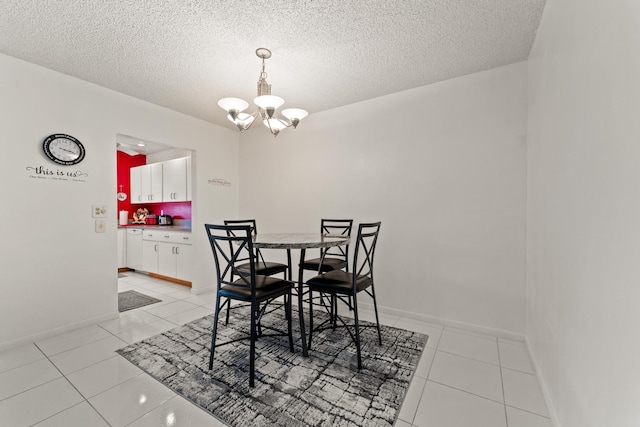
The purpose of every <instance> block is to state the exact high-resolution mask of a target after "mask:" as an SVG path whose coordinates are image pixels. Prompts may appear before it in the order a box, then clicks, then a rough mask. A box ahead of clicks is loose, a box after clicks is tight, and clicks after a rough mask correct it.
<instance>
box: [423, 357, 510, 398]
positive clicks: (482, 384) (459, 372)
mask: <svg viewBox="0 0 640 427" xmlns="http://www.w3.org/2000/svg"><path fill="white" fill-rule="evenodd" d="M429 380H431V381H435V382H437V383H440V384H445V385H448V386H451V387H454V388H457V389H459V390H463V391H466V392H469V393H473V394H476V395H478V396H482V397H485V398H487V399H491V400H495V401H497V402H501V403H502V402H504V400H503V397H502V381H501V377H500V367H498V366H494V365H491V364H489V363H485V362H480V361H477V360H473V359H469V358H466V357H462V356H457V355H455V354H451V353H445V352H442V351H437V352H436V356H435V358H434V359H433V364H432V365H431V371H430V372H429Z"/></svg>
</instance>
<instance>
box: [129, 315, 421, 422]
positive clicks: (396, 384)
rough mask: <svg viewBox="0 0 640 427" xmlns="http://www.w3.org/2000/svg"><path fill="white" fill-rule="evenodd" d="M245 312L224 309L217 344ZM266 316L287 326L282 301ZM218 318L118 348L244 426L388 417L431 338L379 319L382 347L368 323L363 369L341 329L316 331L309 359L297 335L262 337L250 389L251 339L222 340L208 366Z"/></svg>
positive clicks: (241, 329) (237, 331) (236, 332)
mask: <svg viewBox="0 0 640 427" xmlns="http://www.w3.org/2000/svg"><path fill="white" fill-rule="evenodd" d="M294 310H295V308H294ZM248 312H249V310H248V308H247V307H239V308H236V309H232V310H231V318H230V320H229V325H228V326H224V322H223V321H224V316H222V315H221V316H220V319H221V321H220V322H219V327H218V329H219V332H218V343H222V342H225V341H227V340H228V339H230V338H236V337H238V336H240V335H241V334H247V333H248V326H249V325H248V323H249V322H247V321H246V319H247V318H248V317H247V316H248ZM316 313H317V314H316ZM267 317H268V318H267ZM297 318H298V317H297V313H295V314H294V319H296V320H297ZM323 319H326V315H324V314H323V313H320V312H315V311H314V324H319V321H321V320H323ZM262 322H263V324H265V325H273V324H274V323H277V325H278V327H280V326H281V325H286V323H285V320H284V313H283V310H277V311H276V312H274V313H271V314H270V315H269V316H265V318H263V320H262ZM296 323H297V322H294V325H295V324H296ZM362 323H366V322H362ZM212 324H213V316H212V315H211V316H207V317H203V318H201V319H198V320H195V321H193V322H191V323H188V324H186V325H184V326H180V327H178V328H175V329H172V330H170V331H167V332H164V333H162V334H160V335H156V336H154V337H151V338H148V339H146V340H144V341H140V342H138V343H135V344H132V345H130V346H128V347H124V348H122V349H120V350H118V353H120V355H122V356H123V357H125V358H126V359H128V360H129V361H130V362H132V363H133V364H134V365H136V366H138V367H140V368H141V369H143V370H144V371H146V372H147V373H149V374H150V375H151V376H153V377H154V378H156V379H157V380H158V381H160V382H161V383H162V384H164V385H166V386H167V387H169V388H170V389H172V390H173V391H175V392H176V393H178V394H181V395H182V396H184V397H185V398H187V399H188V400H190V401H191V402H193V403H195V404H196V405H198V406H200V407H201V408H203V409H205V410H206V411H209V412H210V413H211V414H213V415H214V416H215V417H216V418H218V419H219V420H221V421H223V422H225V423H227V424H228V425H230V426H243V427H245V426H256V427H257V426H269V425H270V426H274V427H275V426H278V427H280V426H308V425H310V426H344V427H347V426H392V425H393V424H394V422H395V420H396V417H397V415H398V411H399V409H400V406H401V405H402V401H403V399H404V396H405V394H406V392H407V389H408V387H409V383H410V381H411V379H412V377H413V374H414V372H415V369H416V366H417V364H418V361H419V360H420V356H421V355H422V350H423V349H424V347H425V345H426V343H427V339H428V337H427V336H426V335H422V334H419V333H416V332H411V331H406V330H403V329H397V328H392V327H389V326H381V329H382V344H383V345H382V346H379V345H378V342H377V334H376V332H375V328H368V329H365V331H364V332H363V333H362V334H361V340H362V362H363V367H362V370H361V371H360V372H358V370H357V368H356V366H357V361H356V351H355V345H354V344H353V342H352V341H351V338H350V336H349V334H348V333H347V332H346V331H345V330H344V329H337V330H336V331H330V330H328V331H323V332H320V333H315V334H314V336H313V346H312V349H311V350H310V351H309V357H306V358H305V357H302V351H301V348H300V347H299V345H298V344H299V339H298V340H297V344H296V346H295V350H296V351H295V353H291V352H290V351H289V345H288V341H287V338H286V336H285V337H262V338H260V339H259V340H258V341H257V343H256V368H255V372H256V377H255V388H253V389H252V388H250V387H249V371H248V369H249V361H248V360H249V356H248V355H249V341H248V340H242V341H239V342H236V343H233V344H229V345H226V346H222V347H219V348H217V349H216V357H215V359H214V365H213V370H211V371H209V370H208V363H209V347H210V343H211V329H212ZM285 327H286V326H285ZM295 336H298V337H299V330H298V328H297V327H294V337H295Z"/></svg>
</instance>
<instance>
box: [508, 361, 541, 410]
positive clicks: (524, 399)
mask: <svg viewBox="0 0 640 427" xmlns="http://www.w3.org/2000/svg"><path fill="white" fill-rule="evenodd" d="M502 383H503V384H504V398H505V403H506V404H507V405H509V406H513V407H515V408H518V409H523V410H525V411H529V412H533V413H534V414H538V415H542V416H545V417H548V416H549V414H548V412H547V405H546V404H545V402H544V398H543V397H542V391H541V390H540V386H539V385H538V379H537V378H536V376H535V375H532V374H526V373H524V372H518V371H513V370H511V369H506V368H502Z"/></svg>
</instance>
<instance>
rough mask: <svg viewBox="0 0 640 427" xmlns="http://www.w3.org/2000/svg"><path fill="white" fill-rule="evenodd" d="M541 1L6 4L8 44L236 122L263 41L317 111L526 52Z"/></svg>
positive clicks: (276, 87) (275, 67) (195, 112)
mask: <svg viewBox="0 0 640 427" xmlns="http://www.w3.org/2000/svg"><path fill="white" fill-rule="evenodd" d="M543 8H544V0H457V1H451V0H413V1H409V0H398V1H392V0H367V1H364V0H362V1H355V0H351V1H349V0H297V1H291V0H258V1H255V0H254V1H248V0H233V1H231V0H213V1H212V0H177V1H157V0H115V1H114V0H112V1H104V0H67V1H45V0H3V1H2V2H0V52H2V53H4V54H7V55H10V56H13V57H16V58H20V59H23V60H26V61H28V62H32V63H35V64H39V65H42V66H44V67H47V68H50V69H53V70H56V71H59V72H62V73H64V74H68V75H70V76H74V77H77V78H80V79H82V80H86V81H89V82H92V83H95V84H98V85H100V86H104V87H107V88H110V89H113V90H116V91H118V92H122V93H125V94H128V95H131V96H134V97H136V98H140V99H144V100H146V101H149V102H152V103H154V104H158V105H161V106H164V107H168V108H170V109H173V110H176V111H180V112H183V113H185V114H189V115H192V116H195V117H198V118H201V119H204V120H207V121H210V122H213V123H218V124H221V125H224V126H228V127H232V125H231V124H230V123H229V122H228V121H227V120H226V119H225V117H224V114H221V112H222V110H219V108H218V106H217V100H218V99H219V98H222V97H225V96H236V97H243V98H245V99H246V100H247V101H251V100H252V99H253V98H254V97H255V96H256V95H255V94H256V85H255V83H256V81H257V78H258V74H259V71H260V60H259V58H258V57H256V56H255V49H256V48H258V47H266V48H269V49H271V50H272V52H273V56H272V58H271V59H269V60H267V73H268V81H269V83H271V84H272V85H273V87H272V93H273V94H274V95H278V96H281V97H283V98H284V99H285V101H286V103H285V105H284V107H283V108H287V107H300V108H305V109H307V110H309V112H311V113H313V112H317V111H322V110H327V109H330V108H335V107H338V106H341V105H347V104H351V103H354V102H358V101H362V100H365V99H370V98H375V97H378V96H382V95H386V94H389V93H393V92H399V91H402V90H406V89H411V88H415V87H419V86H424V85H427V84H431V83H435V82H438V81H442V80H447V79H450V78H454V77H458V76H463V75H466V74H471V73H475V72H478V71H483V70H487V69H490V68H495V67H499V66H502V65H507V64H511V63H514V62H518V61H523V60H526V59H527V58H528V55H529V51H530V49H531V46H532V44H533V40H534V38H535V33H536V30H537V28H538V24H539V22H540V18H541V15H542V10H543Z"/></svg>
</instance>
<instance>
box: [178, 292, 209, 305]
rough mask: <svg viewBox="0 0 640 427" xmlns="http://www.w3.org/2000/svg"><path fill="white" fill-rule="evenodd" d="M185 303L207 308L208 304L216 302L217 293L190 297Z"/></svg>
mask: <svg viewBox="0 0 640 427" xmlns="http://www.w3.org/2000/svg"><path fill="white" fill-rule="evenodd" d="M185 301H187V302H190V303H192V304H196V305H199V306H205V305H207V304H211V303H214V304H215V302H216V293H215V292H207V293H204V294H199V295H189V296H188V297H187V299H185Z"/></svg>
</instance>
